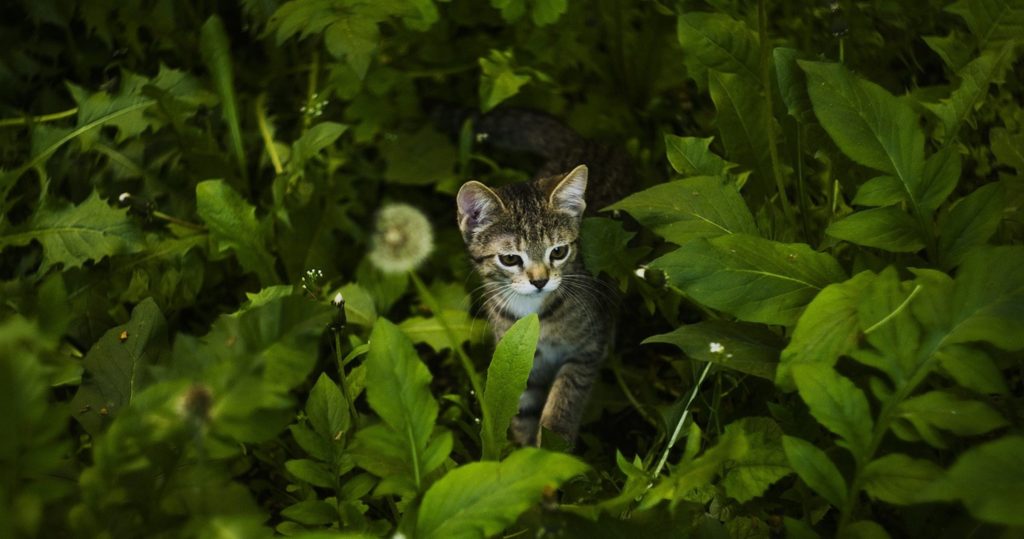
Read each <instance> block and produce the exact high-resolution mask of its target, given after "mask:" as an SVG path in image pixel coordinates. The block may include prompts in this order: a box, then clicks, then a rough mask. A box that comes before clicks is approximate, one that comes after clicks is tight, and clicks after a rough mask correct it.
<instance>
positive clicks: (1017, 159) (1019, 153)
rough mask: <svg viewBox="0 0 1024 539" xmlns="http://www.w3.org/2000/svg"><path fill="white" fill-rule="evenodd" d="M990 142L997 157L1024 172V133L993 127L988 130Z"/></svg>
mask: <svg viewBox="0 0 1024 539" xmlns="http://www.w3.org/2000/svg"><path fill="white" fill-rule="evenodd" d="M988 138H989V144H991V145H992V153H993V154H995V156H996V159H997V160H998V161H999V162H1000V163H1002V164H1004V165H1006V166H1010V167H1013V168H1015V169H1017V172H1018V173H1024V133H1010V132H1009V131H1008V130H1007V129H1006V128H1004V127H993V128H992V129H990V130H989V132H988Z"/></svg>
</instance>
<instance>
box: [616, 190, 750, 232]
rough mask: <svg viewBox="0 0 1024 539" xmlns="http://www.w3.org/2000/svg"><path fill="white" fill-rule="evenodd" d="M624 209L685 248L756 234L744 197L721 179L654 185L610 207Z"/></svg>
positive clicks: (641, 222) (643, 223) (648, 226)
mask: <svg viewBox="0 0 1024 539" xmlns="http://www.w3.org/2000/svg"><path fill="white" fill-rule="evenodd" d="M608 209H610V210H623V211H625V212H627V213H629V214H630V215H632V216H633V217H634V218H635V219H636V220H637V221H639V222H640V224H642V225H644V226H645V227H647V228H650V229H651V230H653V231H654V232H655V233H656V234H658V235H659V236H661V237H663V238H665V239H666V240H668V241H671V242H673V243H677V244H679V245H683V244H685V243H687V242H689V241H691V240H694V239H697V238H713V237H715V236H721V235H723V234H737V233H743V234H750V235H752V236H756V235H757V226H756V225H754V217H753V216H752V215H751V214H750V210H749V209H747V205H746V203H745V202H743V197H741V196H740V194H739V191H737V190H736V188H735V186H734V185H733V184H731V183H730V182H727V181H726V180H724V179H722V178H715V177H709V176H700V177H695V178H687V179H685V180H679V181H674V182H668V183H663V184H659V185H655V186H654V187H651V188H650V189H646V190H644V191H640V192H639V193H634V194H632V195H630V196H628V197H626V198H624V199H622V200H620V201H619V202H617V203H615V204H612V205H611V206H609V207H608Z"/></svg>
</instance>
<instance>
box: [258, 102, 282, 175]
mask: <svg viewBox="0 0 1024 539" xmlns="http://www.w3.org/2000/svg"><path fill="white" fill-rule="evenodd" d="M266 100H267V94H266V92H264V93H262V94H260V96H259V97H257V98H256V123H257V125H259V128H260V136H262V137H263V144H264V145H265V146H266V147H267V155H269V156H270V162H271V163H272V164H273V165H274V173H275V174H278V175H280V174H282V173H283V172H284V167H282V166H281V157H280V156H278V155H277V148H275V147H274V137H273V136H271V134H270V128H269V127H267V111H266V110H265V109H264V108H263V103H264V101H266Z"/></svg>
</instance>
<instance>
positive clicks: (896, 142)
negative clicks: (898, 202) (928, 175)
mask: <svg viewBox="0 0 1024 539" xmlns="http://www.w3.org/2000/svg"><path fill="white" fill-rule="evenodd" d="M798 63H799V64H800V67H801V68H802V69H803V70H804V72H805V73H807V91H808V94H809V95H810V96H811V103H813V105H814V114H815V115H816V116H817V117H818V121H819V122H821V125H822V127H824V128H825V131H827V132H828V134H829V136H830V137H832V140H834V141H835V143H836V145H837V146H839V149H840V150H842V151H843V153H845V154H846V155H848V156H850V158H851V159H853V160H854V161H856V162H858V163H860V164H862V165H864V166H867V167H870V168H873V169H875V170H878V171H881V172H883V173H885V174H888V175H891V176H893V177H895V178H897V179H898V180H899V181H900V184H902V185H903V189H904V190H905V191H906V193H907V197H908V200H909V201H910V203H911V206H912V207H917V206H918V205H919V199H920V198H921V195H922V193H924V192H925V191H927V190H928V188H929V186H928V185H926V183H925V181H924V178H923V175H922V174H923V170H924V132H923V131H922V130H921V128H920V127H919V126H918V116H917V114H916V113H915V112H914V110H913V109H912V108H911V107H910V105H909V104H908V103H906V102H905V101H904V100H901V99H898V98H896V97H893V95H892V94H890V93H889V92H887V91H885V90H884V89H882V87H880V86H878V85H876V84H874V83H871V82H868V81H865V80H862V79H859V78H857V77H855V76H854V75H853V74H852V73H850V72H849V71H848V70H847V69H846V68H845V67H843V66H841V65H839V64H829V63H820V62H807V61H803V60H800V61H798Z"/></svg>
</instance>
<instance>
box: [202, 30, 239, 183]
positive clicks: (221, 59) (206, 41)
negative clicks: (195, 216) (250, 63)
mask: <svg viewBox="0 0 1024 539" xmlns="http://www.w3.org/2000/svg"><path fill="white" fill-rule="evenodd" d="M199 52H200V54H201V55H202V57H203V63H205V64H206V69H208V70H209V71H210V75H212V78H213V86H214V88H215V89H216V90H217V95H218V96H219V97H220V104H221V107H222V109H223V114H224V121H225V122H226V123H227V124H228V133H229V135H230V138H231V153H232V154H233V155H234V157H235V162H236V163H238V171H239V174H240V175H241V176H242V178H243V179H246V184H247V183H248V180H247V178H248V174H249V172H248V170H249V169H248V165H247V163H246V156H245V146H244V145H243V144H242V126H241V119H240V118H239V115H238V103H237V98H236V97H235V75H234V66H233V64H232V62H231V45H230V44H229V43H228V34H227V31H226V30H225V29H224V23H223V22H221V20H220V17H218V16H217V15H212V16H211V17H210V18H209V19H207V20H206V22H205V23H204V24H203V27H202V28H201V29H200V30H199Z"/></svg>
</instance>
